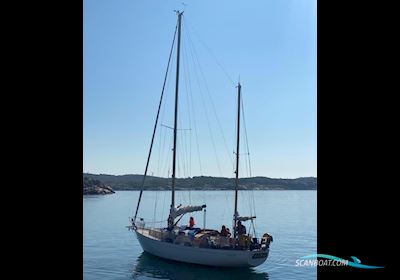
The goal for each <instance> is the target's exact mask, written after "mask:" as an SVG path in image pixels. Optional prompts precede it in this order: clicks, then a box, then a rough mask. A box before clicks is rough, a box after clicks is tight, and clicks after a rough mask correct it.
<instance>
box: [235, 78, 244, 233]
mask: <svg viewBox="0 0 400 280" xmlns="http://www.w3.org/2000/svg"><path fill="white" fill-rule="evenodd" d="M237 88H238V111H237V135H236V171H235V173H236V180H235V212H234V213H233V219H234V229H233V237H235V238H236V232H237V231H236V229H237V224H236V222H237V218H238V212H237V201H238V188H239V142H240V100H241V99H240V90H241V88H242V86H241V85H240V83H238V86H237Z"/></svg>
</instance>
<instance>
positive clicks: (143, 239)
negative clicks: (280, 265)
mask: <svg viewBox="0 0 400 280" xmlns="http://www.w3.org/2000/svg"><path fill="white" fill-rule="evenodd" d="M176 13H177V16H178V22H177V26H176V28H177V30H175V35H176V31H177V34H178V41H177V65H176V85H175V115H174V127H173V130H174V133H173V135H174V136H173V137H174V139H173V162H172V197H171V205H170V211H169V216H168V220H167V227H165V228H153V227H146V226H145V222H144V220H143V218H140V219H139V220H137V218H138V217H137V213H138V209H139V205H140V201H141V198H142V194H143V186H144V181H145V179H146V175H147V169H148V166H149V161H150V156H151V151H152V147H153V142H154V135H155V132H156V128H157V122H158V117H159V113H160V107H161V102H162V96H163V92H164V87H165V81H166V77H165V79H164V86H163V91H162V94H161V100H160V104H159V107H158V112H157V117H156V124H155V126H154V130H153V137H152V140H151V144H150V151H149V154H148V158H147V164H146V169H145V172H144V176H143V180H142V189H141V191H140V194H139V200H138V204H137V207H136V212H135V216H134V218H131V225H130V226H129V227H128V228H130V229H132V230H133V231H134V232H135V233H136V236H137V239H138V241H139V243H140V245H141V246H142V248H143V250H144V251H146V252H148V253H150V254H152V255H155V256H158V257H161V258H165V259H169V260H175V261H179V262H186V263H193V264H200V265H209V266H217V267H251V266H252V267H254V266H258V265H260V264H262V263H264V262H265V260H266V259H267V257H268V254H269V247H270V243H271V242H272V236H271V235H270V234H268V233H265V234H264V235H263V236H262V238H260V239H258V238H256V237H252V236H251V235H250V234H246V233H245V231H243V225H241V223H242V222H245V221H253V219H255V218H256V217H255V216H240V215H239V213H238V210H237V206H238V187H239V140H240V137H239V136H240V101H241V85H240V83H238V85H237V91H238V104H237V107H238V110H237V111H238V112H237V139H236V171H235V176H236V179H235V201H234V215H233V236H232V237H231V236H230V234H229V235H228V234H226V232H225V234H224V233H222V232H221V233H220V232H218V231H217V230H213V229H206V228H203V229H201V228H192V227H186V226H178V225H177V223H178V222H179V220H180V218H182V216H183V215H184V214H187V213H191V212H195V211H202V210H203V209H204V210H205V208H206V205H199V206H191V205H188V206H181V205H179V206H176V203H175V183H176V172H175V171H176V142H177V118H178V93H179V58H180V40H181V21H182V15H183V12H180V11H176ZM175 35H174V41H173V42H175ZM173 44H174V43H173ZM172 49H173V48H171V52H170V58H169V61H168V67H169V62H170V59H171V54H172ZM168 67H167V73H168ZM166 75H167V74H166ZM176 220H177V222H175V221H176Z"/></svg>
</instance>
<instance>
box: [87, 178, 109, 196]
mask: <svg viewBox="0 0 400 280" xmlns="http://www.w3.org/2000/svg"><path fill="white" fill-rule="evenodd" d="M112 193H115V192H114V190H113V189H112V188H111V187H110V186H106V185H105V184H103V183H102V182H100V181H99V180H96V179H93V178H89V177H83V195H88V194H112Z"/></svg>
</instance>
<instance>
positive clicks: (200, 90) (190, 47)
mask: <svg viewBox="0 0 400 280" xmlns="http://www.w3.org/2000/svg"><path fill="white" fill-rule="evenodd" d="M188 38H189V42H190V37H189V36H188ZM188 46H189V50H190V56H191V58H192V61H193V65H194V67H193V69H195V70H196V66H197V64H196V61H195V59H194V58H193V57H194V54H193V53H194V50H192V46H191V44H189V45H188ZM197 67H198V66H197ZM194 72H195V77H196V81H197V84H198V86H199V92H200V97H201V101H202V104H203V110H204V113H205V117H206V121H207V126H208V130H209V133H210V139H211V143H212V146H213V149H214V155H215V159H216V163H217V167H218V170H219V174H220V176H221V175H222V171H221V166H220V164H219V159H218V155H217V149H216V146H215V141H214V137H213V134H212V129H211V126H210V121H209V117H208V113H207V108H206V106H205V101H204V96H203V95H204V94H203V91H202V88H201V85H200V79H199V76H198V74H197V72H196V71H194Z"/></svg>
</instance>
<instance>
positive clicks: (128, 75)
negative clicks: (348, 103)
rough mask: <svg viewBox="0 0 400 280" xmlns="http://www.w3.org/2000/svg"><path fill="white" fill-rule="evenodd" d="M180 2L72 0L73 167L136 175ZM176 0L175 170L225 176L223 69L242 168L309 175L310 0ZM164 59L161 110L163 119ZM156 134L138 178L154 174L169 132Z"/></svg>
mask: <svg viewBox="0 0 400 280" xmlns="http://www.w3.org/2000/svg"><path fill="white" fill-rule="evenodd" d="M182 2H183V1H182V0H180V1H172V0H169V1H161V0H159V1H156V0H152V1H150V0H115V1H111V0H84V7H83V9H84V10H83V11H84V14H83V24H84V25H83V28H84V30H83V43H84V44H83V55H84V60H83V62H84V63H83V81H84V84H83V93H84V108H83V110H84V111H83V137H84V139H83V148H84V151H83V171H84V172H90V173H104V174H116V175H120V174H142V173H143V171H144V167H145V163H146V159H147V153H148V147H149V144H150V139H151V133H152V130H153V125H154V120H155V116H156V111H157V106H158V101H159V97H160V93H161V88H162V82H163V79H164V73H165V68H166V64H167V59H168V54H169V50H170V46H171V43H172V37H173V32H174V28H175V25H176V15H175V14H174V12H173V10H174V9H182V4H181V3H182ZM184 2H185V3H186V4H187V6H186V8H185V13H184V20H183V35H182V36H183V37H182V53H181V54H182V55H181V59H182V63H181V67H182V69H181V83H180V88H181V91H180V100H179V104H180V111H179V124H180V127H181V128H190V129H191V130H190V131H189V130H181V131H179V136H180V138H178V149H177V151H178V160H179V168H178V176H179V177H186V176H196V175H210V176H224V177H234V173H233V165H232V160H233V157H234V154H233V151H234V149H235V114H236V100H237V99H236V98H237V95H236V88H235V84H233V83H232V81H231V80H230V79H229V78H228V77H227V75H228V76H229V77H230V78H231V79H232V80H233V82H235V83H236V82H237V81H238V78H239V75H240V82H241V84H242V92H243V102H244V112H245V119H246V125H247V135H248V142H249V143H248V144H249V149H250V159H251V175H252V176H267V177H274V178H295V177H305V176H317V135H316V133H317V59H316V56H317V48H316V36H317V35H316V31H317V27H316V21H317V3H316V0H254V1H251V0H250V1H233V0H230V1H227V0H223V1H222V0H219V1H211V0H202V1H193V0H186V1H184ZM192 48H194V51H193V49H192ZM174 54H175V53H174ZM197 59H198V61H199V63H200V67H201V70H199V68H195V67H194V66H196V65H197V64H196V63H197ZM173 62H174V63H175V57H174V58H173ZM220 65H221V66H222V67H223V69H224V70H225V71H226V73H227V75H226V74H225V73H224V71H223V70H222V69H221V67H220ZM171 67H172V69H171V71H172V72H171V75H170V76H169V82H168V84H167V90H166V96H165V103H164V106H163V111H162V112H163V113H162V116H161V123H162V124H164V125H169V126H172V125H173V115H172V112H173V111H172V110H173V108H172V107H173V106H172V105H173V95H174V79H175V64H172V65H171ZM196 69H197V70H196ZM202 74H203V75H204V77H205V80H206V83H204V82H203V78H202ZM196 75H197V76H196ZM196 77H197V78H196ZM197 79H199V80H200V83H199V85H198V83H197ZM207 88H208V90H207ZM192 107H193V108H194V109H193V108H192ZM213 108H215V112H216V114H215V113H214V111H213ZM216 115H217V117H216ZM207 119H208V121H207ZM194 120H196V122H194ZM195 128H196V129H195ZM220 128H221V129H222V133H221V129H220ZM210 131H211V133H210ZM158 132H159V133H158V134H157V137H156V143H155V150H154V157H153V158H152V162H151V165H150V169H149V174H150V175H151V174H152V173H154V175H158V176H163V177H166V176H168V169H170V168H171V160H170V158H171V154H172V152H171V151H170V150H169V149H167V148H168V147H169V148H170V146H169V145H170V143H171V139H172V131H171V130H170V129H168V128H165V127H159V130H158ZM242 132H244V130H242ZM196 134H197V139H198V143H199V149H197V143H196V141H195V139H196ZM211 135H212V136H211ZM211 137H212V138H211ZM224 138H225V140H224ZM244 139H245V138H244V134H243V135H242V138H241V142H242V144H243V145H241V149H242V152H243V155H242V156H241V159H242V160H241V171H242V172H241V176H243V177H246V176H248V175H249V171H248V168H247V167H246V160H247V156H246V155H245V154H244V153H245V150H244V148H245V147H246V145H245V141H244ZM212 140H214V144H213V141H212ZM214 146H215V148H214ZM163 147H164V148H163ZM190 147H191V148H190ZM198 150H200V157H199V153H198ZM168 157H169V158H168ZM199 158H200V161H199ZM200 165H201V168H200Z"/></svg>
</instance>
